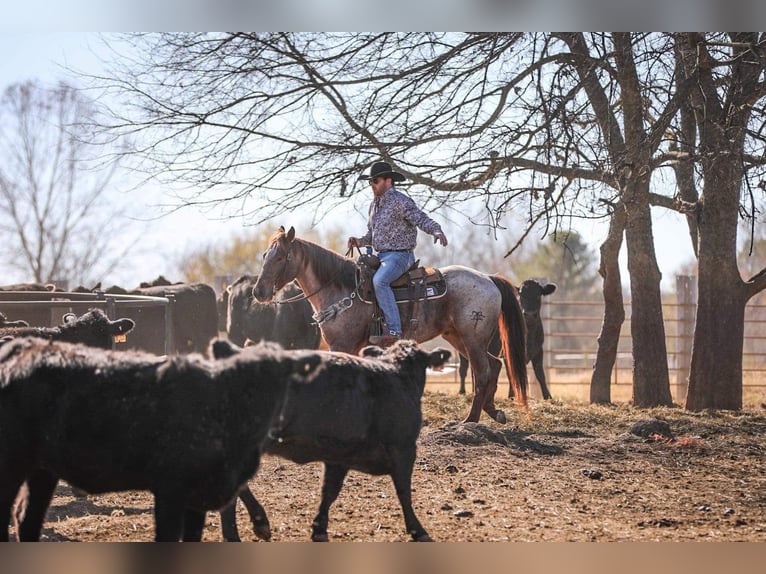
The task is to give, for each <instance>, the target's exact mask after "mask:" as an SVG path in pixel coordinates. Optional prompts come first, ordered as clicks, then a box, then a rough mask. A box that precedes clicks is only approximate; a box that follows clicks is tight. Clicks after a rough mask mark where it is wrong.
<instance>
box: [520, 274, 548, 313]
mask: <svg viewBox="0 0 766 574" xmlns="http://www.w3.org/2000/svg"><path fill="white" fill-rule="evenodd" d="M555 290H556V284H555V283H541V282H539V281H538V280H537V279H527V280H526V281H524V282H523V283H522V284H521V288H520V289H519V299H520V303H521V310H522V311H524V313H526V314H527V315H534V314H537V313H539V312H540V307H541V306H542V304H543V296H545V295H550V294H551V293H553V292H554V291H555Z"/></svg>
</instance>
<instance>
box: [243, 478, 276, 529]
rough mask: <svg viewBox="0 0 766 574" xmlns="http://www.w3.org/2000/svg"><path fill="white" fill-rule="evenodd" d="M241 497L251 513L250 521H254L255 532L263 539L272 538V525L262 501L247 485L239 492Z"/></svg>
mask: <svg viewBox="0 0 766 574" xmlns="http://www.w3.org/2000/svg"><path fill="white" fill-rule="evenodd" d="M239 498H240V500H242V502H243V503H244V505H245V508H247V513H248V514H249V515H250V521H251V522H252V523H253V533H254V534H255V535H256V536H257V537H258V538H260V539H261V540H266V541H267V542H268V541H269V540H271V525H270V524H269V518H268V517H267V516H266V511H265V510H264V508H263V506H261V503H260V502H258V500H257V499H256V498H255V496H253V493H252V492H250V489H249V488H248V487H247V486H245V488H243V489H242V490H241V491H240V492H239Z"/></svg>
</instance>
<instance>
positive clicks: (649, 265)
mask: <svg viewBox="0 0 766 574" xmlns="http://www.w3.org/2000/svg"><path fill="white" fill-rule="evenodd" d="M639 167H640V166H639ZM641 169H643V168H641ZM629 185H630V188H629V189H628V191H627V193H626V194H625V195H626V196H627V197H630V198H631V200H630V201H629V202H626V206H627V209H628V220H627V225H626V228H625V243H626V245H627V248H628V272H629V273H630V292H631V317H630V326H631V337H632V340H633V404H634V405H635V406H637V407H656V406H672V405H673V399H672V396H671V394H670V377H669V374H668V354H667V346H666V344H665V324H664V322H663V319H662V296H661V293H660V279H661V277H662V276H661V274H660V270H659V267H658V266H657V257H656V255H655V252H654V241H653V234H652V217H651V211H650V207H649V179H648V176H646V175H643V176H642V175H640V174H637V176H636V177H635V179H633V180H632V181H631V182H630V184H629Z"/></svg>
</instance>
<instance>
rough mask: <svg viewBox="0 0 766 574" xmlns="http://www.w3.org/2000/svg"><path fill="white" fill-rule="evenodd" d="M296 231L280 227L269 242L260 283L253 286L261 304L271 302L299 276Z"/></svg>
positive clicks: (254, 294) (255, 295)
mask: <svg viewBox="0 0 766 574" xmlns="http://www.w3.org/2000/svg"><path fill="white" fill-rule="evenodd" d="M294 240H295V229H294V228H293V227H291V228H290V230H289V231H285V228H284V227H282V226H280V228H279V231H277V232H276V233H275V234H274V235H273V236H272V237H271V240H270V241H269V247H268V249H267V250H266V251H265V252H264V254H263V267H261V273H260V276H259V277H258V281H256V282H255V285H254V286H253V296H254V297H255V298H256V299H257V300H258V301H261V302H265V301H271V300H272V299H273V298H274V294H275V293H276V292H277V291H279V290H280V289H281V288H282V287H284V286H285V285H287V283H289V282H290V281H292V280H293V279H295V277H296V276H297V275H298V272H299V271H300V269H299V261H298V260H297V258H296V257H295V254H294V251H295V250H294V249H293V241H294Z"/></svg>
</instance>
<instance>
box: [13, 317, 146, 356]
mask: <svg viewBox="0 0 766 574" xmlns="http://www.w3.org/2000/svg"><path fill="white" fill-rule="evenodd" d="M135 325H136V324H135V322H133V320H131V319H127V318H123V319H117V320H115V321H112V320H110V319H109V317H107V316H106V313H104V312H103V311H102V310H101V309H91V310H89V311H88V312H86V313H84V314H83V315H81V316H80V317H78V316H77V315H75V314H74V313H66V314H65V315H64V323H63V324H62V325H59V326H57V327H29V326H26V327H11V326H2V325H0V339H4V338H18V337H40V338H42V339H49V340H54V341H65V342H68V343H82V344H84V345H90V346H91V347H100V348H102V349H111V348H112V343H113V342H114V337H116V336H117V335H125V334H127V333H129V332H130V331H131V330H132V329H133V327H135Z"/></svg>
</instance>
